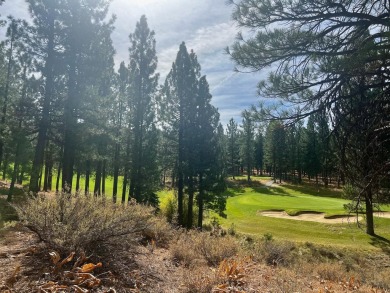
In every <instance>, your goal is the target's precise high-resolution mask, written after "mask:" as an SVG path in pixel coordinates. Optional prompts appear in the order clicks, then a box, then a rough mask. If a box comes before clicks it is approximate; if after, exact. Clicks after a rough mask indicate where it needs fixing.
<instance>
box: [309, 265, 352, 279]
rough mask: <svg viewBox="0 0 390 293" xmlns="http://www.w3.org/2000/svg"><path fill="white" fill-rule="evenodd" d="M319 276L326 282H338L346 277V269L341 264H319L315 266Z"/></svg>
mask: <svg viewBox="0 0 390 293" xmlns="http://www.w3.org/2000/svg"><path fill="white" fill-rule="evenodd" d="M315 271H316V273H317V275H318V276H319V277H320V278H321V279H324V280H328V281H334V282H338V281H340V278H345V277H346V271H345V268H344V267H343V266H342V265H341V264H339V263H334V262H333V263H318V264H317V265H316V266H315Z"/></svg>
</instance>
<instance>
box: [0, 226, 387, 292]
mask: <svg viewBox="0 0 390 293" xmlns="http://www.w3.org/2000/svg"><path fill="white" fill-rule="evenodd" d="M49 252H50V251H49V249H48V248H47V247H46V246H45V245H44V244H43V243H39V241H38V239H37V237H36V236H35V235H34V234H33V233H31V232H29V231H28V230H26V229H25V228H23V227H22V226H20V225H17V226H16V227H13V228H11V229H8V230H6V231H4V230H3V231H2V233H1V234H0V292H4V293H5V292H77V291H66V290H65V291H61V290H57V291H43V290H39V289H38V288H39V286H42V284H45V283H48V282H49V281H50V280H49V279H50V271H51V270H52V268H53V266H52V263H51V261H50V257H49V254H48V253H49ZM118 256H119V261H114V260H111V259H109V258H102V259H101V261H102V263H103V267H102V268H101V269H100V270H99V271H98V272H97V273H96V276H97V277H99V278H101V279H102V280H103V282H102V285H101V286H100V287H99V288H96V289H93V290H90V291H83V292H107V293H109V292H161V293H163V292H166V293H175V292H177V293H179V292H188V293H190V292H217V293H227V292H270V293H271V292H324V293H325V292H326V293H331V292H333V293H337V292H361V293H363V292H376V293H379V292H387V291H383V290H382V291H381V290H377V289H372V288H371V287H368V286H365V285H361V284H360V282H358V281H354V280H351V279H350V278H347V277H345V276H339V277H338V278H337V281H336V280H327V279H326V278H324V277H323V276H321V274H319V273H318V272H316V271H312V272H308V269H304V268H302V267H301V268H284V267H278V266H269V265H265V264H264V263H260V262H256V261H255V260H253V259H252V258H250V257H245V258H243V260H240V261H237V263H239V265H238V269H237V272H236V275H234V274H231V275H228V274H227V272H226V270H225V269H223V270H221V269H220V268H210V267H207V266H205V265H204V264H199V265H195V266H192V267H184V266H182V265H181V264H180V263H178V262H176V261H175V260H174V259H172V257H171V254H170V251H169V249H165V248H156V247H150V246H142V245H140V246H138V247H137V248H136V249H135V250H132V251H128V252H121V253H120V254H117V255H116V256H115V258H116V259H118ZM108 269H110V276H111V277H110V278H105V277H104V276H105V275H107V274H108V272H107V270H108ZM229 270H232V269H231V268H230V267H229ZM217 275H218V277H217V278H215V276H217ZM237 275H239V276H242V277H237ZM214 279H217V280H218V281H215V280H214ZM213 280H214V281H213ZM56 281H59V280H58V279H57V280H56ZM208 282H211V283H212V282H214V284H213V286H214V289H213V290H210V289H207V288H209V287H208V286H206V285H207V283H208ZM219 282H220V283H219ZM80 292H82V291H80Z"/></svg>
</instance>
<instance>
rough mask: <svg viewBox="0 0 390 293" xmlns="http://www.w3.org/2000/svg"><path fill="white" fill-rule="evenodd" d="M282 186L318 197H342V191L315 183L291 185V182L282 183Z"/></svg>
mask: <svg viewBox="0 0 390 293" xmlns="http://www.w3.org/2000/svg"><path fill="white" fill-rule="evenodd" d="M283 186H284V187H286V188H288V189H291V190H294V191H296V192H301V193H304V194H310V195H313V196H320V197H332V198H342V195H343V193H342V191H341V190H334V189H329V188H326V187H323V186H319V187H317V186H315V185H311V184H310V185H307V184H302V185H293V184H288V183H287V184H283Z"/></svg>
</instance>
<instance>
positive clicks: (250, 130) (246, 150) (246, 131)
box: [240, 110, 255, 182]
mask: <svg viewBox="0 0 390 293" xmlns="http://www.w3.org/2000/svg"><path fill="white" fill-rule="evenodd" d="M242 118H243V119H242V136H241V150H240V151H241V158H242V160H243V164H244V165H245V167H246V172H247V180H248V182H250V180H251V174H252V169H253V167H254V166H253V161H254V155H255V146H254V137H255V132H254V130H255V126H254V122H253V118H252V116H251V113H250V112H248V111H247V110H245V111H244V112H243V113H242Z"/></svg>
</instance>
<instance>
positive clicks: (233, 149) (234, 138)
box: [226, 118, 240, 179]
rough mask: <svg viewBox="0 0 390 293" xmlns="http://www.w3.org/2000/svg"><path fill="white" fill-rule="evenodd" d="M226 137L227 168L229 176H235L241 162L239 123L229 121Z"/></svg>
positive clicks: (232, 120)
mask: <svg viewBox="0 0 390 293" xmlns="http://www.w3.org/2000/svg"><path fill="white" fill-rule="evenodd" d="M226 137H227V146H226V149H227V166H228V170H229V174H230V175H231V176H233V179H235V176H236V175H238V168H239V161H240V158H239V156H240V145H239V130H238V127H237V123H236V122H235V121H234V119H233V118H231V119H230V120H229V123H228V125H227V127H226Z"/></svg>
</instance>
